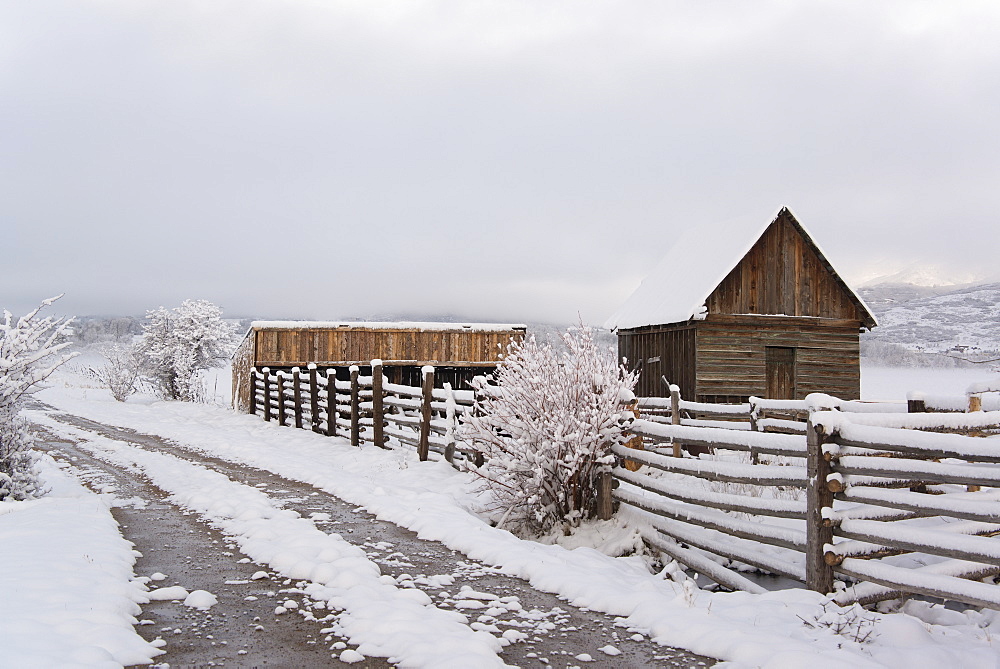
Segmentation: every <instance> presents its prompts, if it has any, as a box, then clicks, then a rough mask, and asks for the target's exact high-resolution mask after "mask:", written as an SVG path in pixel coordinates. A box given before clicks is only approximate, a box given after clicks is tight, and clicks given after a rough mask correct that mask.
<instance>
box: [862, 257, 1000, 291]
mask: <svg viewBox="0 0 1000 669" xmlns="http://www.w3.org/2000/svg"><path fill="white" fill-rule="evenodd" d="M997 281H1000V277H998V276H993V277H992V278H990V277H989V276H987V275H986V274H984V273H981V272H976V271H973V270H956V269H955V268H953V267H944V266H943V265H933V264H928V263H925V262H914V263H911V264H909V265H907V266H906V267H904V268H903V269H901V270H898V271H896V272H893V273H892V274H886V275H881V276H877V277H875V278H872V279H868V280H867V281H865V282H864V283H862V284H861V287H862V288H867V287H869V286H876V285H880V284H889V285H910V286H913V287H916V288H945V289H947V288H958V287H961V286H971V285H975V284H982V283H994V282H997Z"/></svg>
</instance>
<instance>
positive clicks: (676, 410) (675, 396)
mask: <svg viewBox="0 0 1000 669" xmlns="http://www.w3.org/2000/svg"><path fill="white" fill-rule="evenodd" d="M670 422H671V424H673V425H680V424H681V389H680V388H678V387H677V386H670ZM674 457H675V458H679V457H681V445H680V444H679V443H677V442H676V441H675V442H674Z"/></svg>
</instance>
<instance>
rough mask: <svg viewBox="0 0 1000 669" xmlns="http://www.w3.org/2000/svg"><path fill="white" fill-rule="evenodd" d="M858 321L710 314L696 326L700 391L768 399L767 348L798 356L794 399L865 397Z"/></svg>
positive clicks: (700, 395) (697, 394)
mask: <svg viewBox="0 0 1000 669" xmlns="http://www.w3.org/2000/svg"><path fill="white" fill-rule="evenodd" d="M859 328H860V322H859V321H857V320H833V319H816V318H783V317H770V318H769V317H766V316H764V317H755V316H727V315H715V314H710V315H709V316H708V318H707V319H706V320H704V321H701V322H700V323H699V324H698V334H697V350H698V363H697V378H698V382H697V388H696V390H695V392H694V393H693V394H691V395H688V396H689V397H696V398H697V399H698V400H699V401H704V399H711V398H705V397H704V396H706V395H723V396H746V397H749V396H751V395H756V396H758V397H765V396H766V393H767V379H766V373H765V371H766V358H765V351H766V347H767V346H789V347H793V348H795V349H796V351H795V398H796V399H802V398H804V397H805V396H806V395H808V394H809V393H816V392H821V393H827V394H830V395H834V396H836V397H840V398H842V399H858V398H859V397H860V396H861V369H860V350H859V343H858V330H859Z"/></svg>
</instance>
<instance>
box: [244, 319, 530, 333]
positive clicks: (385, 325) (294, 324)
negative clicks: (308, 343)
mask: <svg viewBox="0 0 1000 669" xmlns="http://www.w3.org/2000/svg"><path fill="white" fill-rule="evenodd" d="M337 328H345V329H352V330H423V331H441V332H509V331H510V330H526V329H527V326H526V325H522V324H509V323H431V322H426V323H425V322H418V321H389V322H372V321H253V322H252V323H250V329H251V330H310V329H315V330H335V329H337Z"/></svg>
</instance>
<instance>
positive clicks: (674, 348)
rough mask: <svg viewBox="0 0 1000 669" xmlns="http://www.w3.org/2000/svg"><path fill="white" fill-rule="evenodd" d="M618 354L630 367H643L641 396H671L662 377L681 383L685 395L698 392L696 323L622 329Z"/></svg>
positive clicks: (640, 371) (688, 395)
mask: <svg viewBox="0 0 1000 669" xmlns="http://www.w3.org/2000/svg"><path fill="white" fill-rule="evenodd" d="M618 355H619V356H620V357H622V358H624V359H625V361H626V362H625V364H626V365H627V366H628V368H629V369H639V381H638V383H637V384H636V389H635V393H636V395H638V396H639V397H669V396H670V391H669V390H668V389H667V386H665V385H664V384H663V382H662V381H661V380H660V379H661V377H666V379H667V381H668V382H669V383H673V384H676V385H678V386H680V389H681V396H682V397H694V396H695V376H694V374H695V327H694V325H690V324H680V325H654V326H650V327H643V328H636V329H634V330H621V331H619V332H618Z"/></svg>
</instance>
